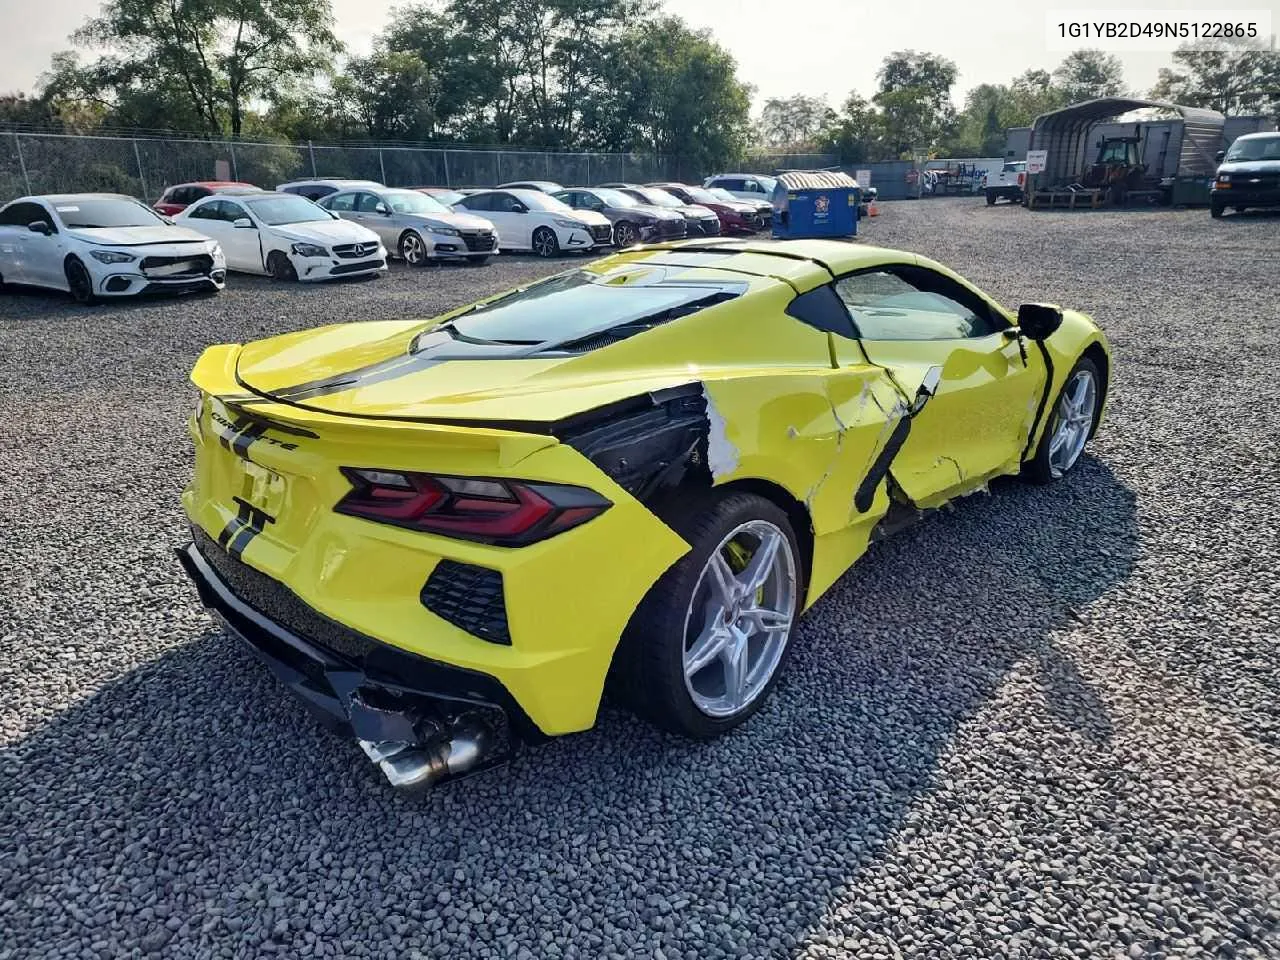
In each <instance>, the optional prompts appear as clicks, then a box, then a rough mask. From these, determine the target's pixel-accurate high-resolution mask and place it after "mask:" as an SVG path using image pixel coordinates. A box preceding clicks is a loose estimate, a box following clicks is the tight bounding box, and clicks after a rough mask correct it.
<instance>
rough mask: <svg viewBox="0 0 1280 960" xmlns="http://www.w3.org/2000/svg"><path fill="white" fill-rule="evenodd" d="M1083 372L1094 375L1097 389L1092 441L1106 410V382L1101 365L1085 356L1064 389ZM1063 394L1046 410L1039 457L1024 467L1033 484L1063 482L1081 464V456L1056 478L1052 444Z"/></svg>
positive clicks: (1077, 363)
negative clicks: (1050, 460) (1101, 416)
mask: <svg viewBox="0 0 1280 960" xmlns="http://www.w3.org/2000/svg"><path fill="white" fill-rule="evenodd" d="M1081 370H1087V371H1089V373H1091V374H1092V375H1093V382H1094V386H1095V388H1096V393H1095V399H1094V408H1093V423H1091V424H1090V425H1089V435H1088V436H1089V438H1092V437H1093V432H1094V431H1095V430H1096V429H1097V427H1098V414H1099V412H1100V411H1101V409H1102V402H1103V398H1104V391H1105V389H1106V383H1105V381H1104V380H1103V379H1102V372H1101V371H1100V370H1099V369H1098V365H1097V364H1096V363H1094V362H1093V361H1092V360H1090V359H1089V358H1088V357H1081V358H1080V359H1079V360H1077V361H1076V364H1075V366H1074V367H1072V368H1071V372H1070V373H1068V374H1067V376H1066V379H1064V380H1063V381H1062V383H1063V388H1064V389H1065V388H1066V385H1067V384H1070V383H1071V382H1072V380H1074V379H1075V376H1076V374H1077V373H1079V372H1080V371H1081ZM1062 393H1063V390H1059V391H1058V393H1057V395H1056V396H1055V397H1054V398H1053V403H1052V404H1051V405H1050V406H1049V407H1047V408H1046V409H1045V413H1044V421H1045V423H1044V432H1043V433H1041V434H1040V443H1039V444H1038V445H1037V446H1036V454H1035V456H1034V457H1033V458H1032V459H1030V460H1028V461H1027V462H1026V463H1024V464H1023V465H1022V476H1023V479H1025V480H1029V481H1030V482H1032V483H1053V482H1054V481H1055V480H1060V479H1062V477H1064V476H1066V475H1067V474H1068V473H1070V472H1071V471H1072V470H1074V469H1075V468H1076V467H1077V466H1079V464H1080V458H1079V457H1077V458H1076V460H1075V462H1073V463H1072V464H1071V466H1069V467H1068V468H1067V469H1066V470H1065V471H1062V473H1061V475H1060V476H1057V477H1055V476H1054V475H1053V467H1052V465H1051V464H1050V462H1049V445H1050V443H1051V442H1052V438H1053V434H1054V432H1055V430H1056V428H1057V425H1058V405H1059V403H1060V402H1061V400H1062ZM1085 442H1086V444H1087V443H1088V439H1086V441H1085Z"/></svg>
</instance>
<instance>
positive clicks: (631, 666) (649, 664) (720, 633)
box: [610, 493, 804, 739]
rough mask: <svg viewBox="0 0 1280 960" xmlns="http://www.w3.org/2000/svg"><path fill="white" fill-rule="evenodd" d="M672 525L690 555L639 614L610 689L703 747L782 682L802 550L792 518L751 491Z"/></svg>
mask: <svg viewBox="0 0 1280 960" xmlns="http://www.w3.org/2000/svg"><path fill="white" fill-rule="evenodd" d="M672 526H673V527H674V528H675V529H676V530H677V532H679V533H680V535H681V536H683V537H684V538H685V540H686V541H688V543H689V544H690V545H691V546H692V549H691V550H690V551H689V552H688V553H687V554H685V555H684V556H683V557H682V558H681V559H680V560H679V561H677V562H676V564H675V565H674V566H672V567H671V568H670V569H669V570H667V572H666V573H664V574H663V575H662V576H661V577H660V578H659V579H658V581H657V582H656V583H655V584H654V585H653V586H652V587H651V588H650V589H649V593H648V594H647V595H646V596H645V598H644V600H642V601H641V602H640V605H639V606H638V607H637V608H636V611H635V613H634V614H633V615H632V618H631V622H630V623H629V624H628V625H627V629H626V631H625V632H624V634H623V637H622V641H621V643H620V644H619V647H618V653H617V655H616V656H615V658H614V664H613V668H612V670H611V671H610V688H611V690H613V692H614V693H615V694H616V695H617V696H618V698H619V699H620V700H622V701H624V702H625V703H627V704H628V705H629V706H630V707H631V709H632V710H634V711H635V712H636V713H638V714H640V715H641V716H643V717H645V718H647V719H648V720H650V721H651V722H652V723H654V724H655V725H656V726H658V727H661V728H662V729H664V730H668V731H671V732H672V733H679V734H683V735H684V736H688V737H693V738H697V739H706V738H710V737H714V736H717V735H719V734H722V733H725V732H727V731H729V730H731V729H733V728H734V727H736V726H738V725H739V724H741V723H743V722H744V721H746V720H747V718H748V717H750V716H751V715H752V714H753V713H755V712H756V711H757V710H758V709H759V708H760V706H761V704H763V703H764V701H765V699H766V697H767V696H768V694H769V692H770V691H771V690H772V689H773V686H774V684H775V683H777V680H778V677H779V676H781V674H782V670H783V668H784V666H785V664H786V662H787V657H788V655H789V653H790V650H791V647H790V642H789V641H790V639H791V634H792V631H793V629H794V627H795V623H796V620H797V619H798V618H799V615H800V609H801V605H802V600H801V596H802V592H803V580H804V578H803V570H802V567H801V560H800V550H799V547H798V544H797V542H796V537H795V533H794V532H793V530H792V528H791V523H790V521H789V520H788V519H787V516H786V514H785V513H783V511H782V510H780V509H779V508H778V507H777V506H776V505H775V504H773V503H772V502H771V501H769V500H766V499H764V498H763V497H760V496H757V495H756V494H751V493H729V494H727V495H726V494H721V495H718V496H717V495H711V496H708V497H707V498H706V499H704V500H702V501H701V502H700V503H698V504H697V505H695V506H693V507H686V508H685V512H684V513H683V514H682V515H681V516H680V517H676V518H673V520H672Z"/></svg>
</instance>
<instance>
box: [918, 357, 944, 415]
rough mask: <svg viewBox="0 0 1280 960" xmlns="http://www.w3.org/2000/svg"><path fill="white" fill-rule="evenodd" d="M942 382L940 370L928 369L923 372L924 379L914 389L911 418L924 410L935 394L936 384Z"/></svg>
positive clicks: (937, 368)
mask: <svg viewBox="0 0 1280 960" xmlns="http://www.w3.org/2000/svg"><path fill="white" fill-rule="evenodd" d="M941 382H942V368H941V367H930V368H929V369H928V370H926V371H925V374H924V379H923V380H921V381H920V386H919V387H918V388H917V389H916V396H915V399H914V400H912V401H911V416H913V417H914V416H915V415H916V414H917V413H919V412H920V411H921V410H923V409H924V405H925V404H926V403H928V402H929V399H930V398H931V397H933V396H934V395H936V394H937V392H938V384H939V383H941Z"/></svg>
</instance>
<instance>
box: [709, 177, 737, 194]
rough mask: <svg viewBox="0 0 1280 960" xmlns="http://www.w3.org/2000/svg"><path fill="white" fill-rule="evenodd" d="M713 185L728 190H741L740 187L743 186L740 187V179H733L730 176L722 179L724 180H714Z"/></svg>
mask: <svg viewBox="0 0 1280 960" xmlns="http://www.w3.org/2000/svg"><path fill="white" fill-rule="evenodd" d="M715 186H717V187H721V188H723V189H725V190H729V191H734V190H741V189H742V188H743V187H742V181H741V180H734V179H732V178H726V179H724V180H717V181H716V182H715Z"/></svg>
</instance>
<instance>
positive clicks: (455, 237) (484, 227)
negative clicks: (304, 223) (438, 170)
mask: <svg viewBox="0 0 1280 960" xmlns="http://www.w3.org/2000/svg"><path fill="white" fill-rule="evenodd" d="M320 206H322V207H324V208H325V209H326V210H330V211H332V212H333V213H335V214H337V215H338V216H339V217H341V218H342V219H343V220H351V221H354V222H355V223H358V224H360V225H361V226H362V227H367V228H369V229H370V230H372V231H373V232H374V233H376V234H378V236H379V237H381V238H382V243H383V245H384V246H385V247H386V248H387V249H388V250H389V251H391V252H392V254H393V255H397V256H399V257H400V259H401V260H404V261H405V262H406V263H408V264H409V265H410V266H414V267H420V266H422V265H424V264H425V263H426V262H427V261H428V260H459V259H461V260H469V261H471V262H473V263H484V262H485V261H486V260H488V259H489V258H490V257H492V256H494V255H495V254H497V252H498V232H497V230H496V229H495V228H494V226H493V224H492V223H491V222H490V221H489V220H486V219H484V218H483V217H477V216H475V215H474V214H469V213H459V212H457V211H455V210H452V209H450V208H449V207H446V206H445V205H444V204H442V203H441V202H440V201H439V200H437V199H435V197H431V196H428V195H427V194H425V193H420V192H418V191H417V190H397V189H393V188H389V187H381V188H378V189H374V188H372V187H360V188H358V189H351V190H340V191H338V192H337V193H333V194H330V195H329V196H327V197H325V198H324V199H323V200H321V201H320Z"/></svg>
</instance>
